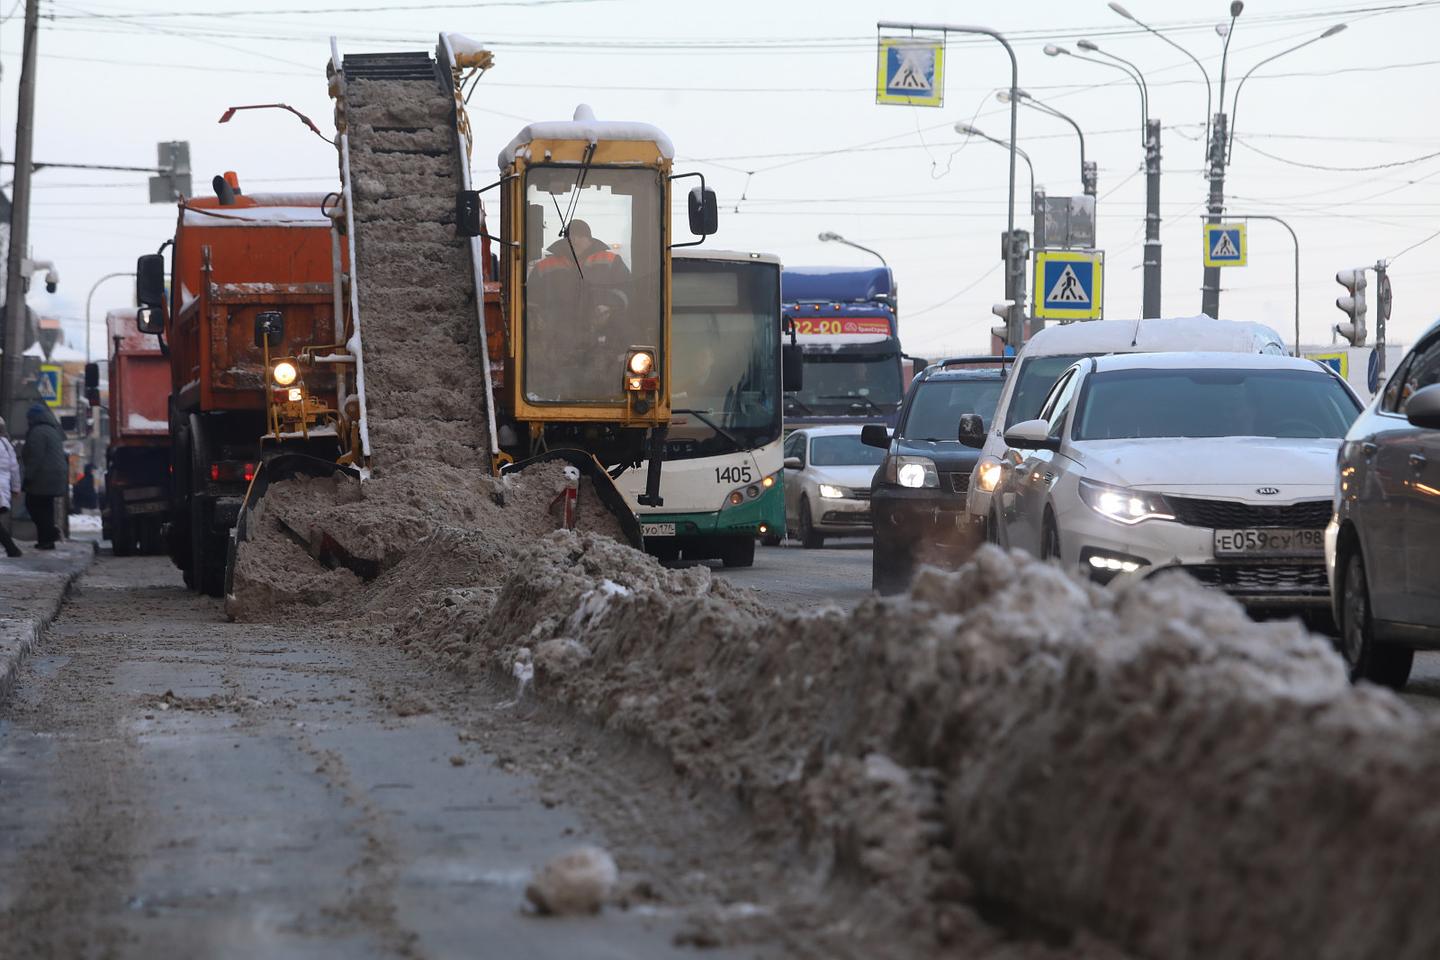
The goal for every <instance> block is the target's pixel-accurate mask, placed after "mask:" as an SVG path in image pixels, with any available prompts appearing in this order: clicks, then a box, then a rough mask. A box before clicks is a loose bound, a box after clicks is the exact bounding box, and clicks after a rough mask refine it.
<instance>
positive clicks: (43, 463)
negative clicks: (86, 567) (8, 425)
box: [20, 403, 70, 550]
mask: <svg viewBox="0 0 1440 960" xmlns="http://www.w3.org/2000/svg"><path fill="white" fill-rule="evenodd" d="M25 421H26V423H28V424H29V430H27V431H26V433H25V446H24V447H23V448H22V449H21V451H20V463H21V466H22V467H23V468H24V472H25V480H24V489H25V509H26V510H28V511H29V512H30V519H31V520H34V521H35V549H36V550H54V549H55V541H56V540H59V539H60V528H59V527H58V526H56V523H55V501H56V500H58V499H60V498H61V497H63V496H65V489H66V487H68V486H69V485H70V477H69V474H70V469H69V461H68V458H67V457H66V456H65V434H64V433H62V432H61V430H60V423H59V421H57V420H56V419H55V414H53V413H51V412H50V408H49V407H47V406H45V404H43V403H35V404H31V406H30V409H29V410H27V411H26V412H25Z"/></svg>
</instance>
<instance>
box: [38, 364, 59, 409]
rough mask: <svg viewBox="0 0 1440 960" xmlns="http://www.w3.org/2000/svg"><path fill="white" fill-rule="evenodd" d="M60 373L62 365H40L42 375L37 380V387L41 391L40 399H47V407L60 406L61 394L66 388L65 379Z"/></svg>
mask: <svg viewBox="0 0 1440 960" xmlns="http://www.w3.org/2000/svg"><path fill="white" fill-rule="evenodd" d="M60 374H61V369H60V367H58V366H57V365H55V364H53V363H42V364H41V365H40V376H39V378H38V379H37V380H36V381H35V388H36V390H38V391H39V393H40V399H41V400H44V401H45V406H47V407H58V406H60V400H61V399H62V397H61V394H62V391H64V389H65V387H64V383H65V381H64V380H63V379H62V378H61V376H60Z"/></svg>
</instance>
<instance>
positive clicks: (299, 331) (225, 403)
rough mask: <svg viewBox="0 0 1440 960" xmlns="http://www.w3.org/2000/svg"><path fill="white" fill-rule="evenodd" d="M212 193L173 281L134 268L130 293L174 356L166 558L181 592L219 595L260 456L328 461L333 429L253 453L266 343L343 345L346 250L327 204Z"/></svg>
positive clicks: (232, 187)
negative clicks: (341, 285)
mask: <svg viewBox="0 0 1440 960" xmlns="http://www.w3.org/2000/svg"><path fill="white" fill-rule="evenodd" d="M214 186H215V192H216V195H215V196H214V197H205V198H189V199H185V200H182V201H181V202H180V204H179V219H178V222H177V223H176V226H175V237H174V240H173V241H171V242H167V244H165V246H169V247H171V254H170V260H171V263H170V269H169V270H168V272H167V271H166V268H165V260H164V254H163V252H162V253H160V254H149V255H147V256H142V257H141V258H140V259H139V261H138V263H137V264H136V294H137V299H138V301H139V302H140V315H139V316H140V329H141V330H143V331H145V332H147V333H159V334H161V340H162V342H163V343H164V345H165V349H166V350H167V351H168V353H169V383H168V389H167V396H168V409H167V410H166V419H167V422H168V437H169V442H170V451H171V453H170V461H169V468H170V471H171V476H172V478H173V485H172V490H171V496H170V503H169V510H168V516H169V522H168V523H167V525H166V531H167V534H166V541H167V546H168V549H169V553H170V556H171V558H172V559H173V560H174V561H175V563H176V565H177V566H179V567H180V569H181V570H182V571H184V573H185V580H186V583H188V584H189V585H190V586H191V587H192V588H194V589H196V590H199V591H201V592H202V593H209V594H213V595H216V596H218V595H219V594H220V593H221V590H222V587H223V583H224V573H225V560H226V550H227V546H228V543H229V537H230V528H231V527H233V526H234V524H235V520H236V517H237V516H238V514H239V510H240V504H241V502H242V500H243V499H244V496H245V491H246V487H247V485H248V484H249V482H250V480H251V478H252V477H253V476H254V474H255V468H256V465H257V464H258V463H259V462H260V460H261V458H262V456H271V455H274V454H277V453H287V452H297V453H308V454H311V455H313V456H317V457H323V458H326V459H332V460H333V459H334V458H335V457H336V456H337V452H338V451H337V446H336V438H335V433H334V430H333V428H329V429H325V428H322V429H319V430H312V431H309V432H307V433H306V434H305V435H303V436H302V435H296V436H288V435H287V436H279V437H264V439H263V440H262V437H263V436H264V435H265V434H266V432H267V421H266V406H265V404H266V397H267V391H268V390H270V389H271V384H270V383H269V376H268V371H267V370H266V367H265V362H264V360H265V355H264V348H263V346H262V342H263V341H264V340H265V339H266V338H268V340H269V343H270V348H271V351H272V353H275V352H277V351H280V352H283V353H290V354H298V353H299V352H301V350H302V348H305V347H323V346H326V345H331V344H335V343H336V342H337V341H338V340H340V339H342V336H341V333H339V332H337V327H336V322H335V318H336V316H337V310H336V308H335V304H336V299H337V298H336V295H335V294H336V291H335V289H334V284H333V282H332V277H333V276H334V275H335V270H334V268H335V266H336V265H337V264H339V265H341V268H342V269H343V261H342V260H341V257H342V256H343V251H342V250H341V246H340V244H339V243H338V242H336V241H334V240H333V239H332V235H331V233H332V231H331V221H330V217H329V216H327V214H326V212H325V209H324V204H325V196H324V195H322V194H289V193H287V194H278V193H277V194H255V195H246V194H243V193H240V192H239V189H238V188H239V184H238V181H237V180H236V179H235V177H234V174H227V175H226V176H225V177H224V178H221V177H216V178H215V184H214ZM165 246H162V247H161V250H162V251H163V250H164V249H165ZM167 281H168V283H167ZM167 285H168V289H167ZM340 329H341V330H343V327H342V328H340ZM277 333H278V336H276V334H277ZM336 359H337V362H345V361H346V360H348V358H345V357H337V358H336ZM317 366H318V367H319V369H317V370H315V371H314V372H313V373H310V374H308V375H307V382H308V384H309V386H310V389H311V390H312V391H315V392H316V393H317V394H322V395H334V394H335V393H336V392H337V391H336V383H337V374H336V368H335V367H334V366H330V367H327V366H326V365H325V364H319V365H317Z"/></svg>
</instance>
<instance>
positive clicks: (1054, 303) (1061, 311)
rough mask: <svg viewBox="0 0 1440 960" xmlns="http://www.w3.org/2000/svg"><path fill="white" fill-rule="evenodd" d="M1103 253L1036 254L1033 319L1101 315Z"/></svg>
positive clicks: (1090, 318)
mask: <svg viewBox="0 0 1440 960" xmlns="http://www.w3.org/2000/svg"><path fill="white" fill-rule="evenodd" d="M1104 256H1105V255H1104V254H1103V253H1084V252H1080V251H1075V250H1037V251H1036V252H1035V316H1037V317H1042V318H1044V319H1047V320H1096V319H1099V317H1100V315H1101V276H1102V272H1103V270H1104V262H1105V261H1104Z"/></svg>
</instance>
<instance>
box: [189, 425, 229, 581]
mask: <svg viewBox="0 0 1440 960" xmlns="http://www.w3.org/2000/svg"><path fill="white" fill-rule="evenodd" d="M204 476H205V437H204V435H203V434H202V432H201V430H200V423H199V419H198V418H197V417H196V416H195V415H194V414H191V415H190V568H191V573H190V581H189V582H190V585H191V588H192V589H194V590H195V591H197V592H199V593H203V594H206V595H207V596H211V597H222V596H224V595H225V547H224V543H223V541H221V542H219V543H217V542H216V541H217V538H216V537H215V535H214V534H213V533H211V531H210V521H211V517H210V512H211V511H210V501H209V498H207V497H206V496H204V495H203V492H202V490H201V486H202V485H203V483H204Z"/></svg>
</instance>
